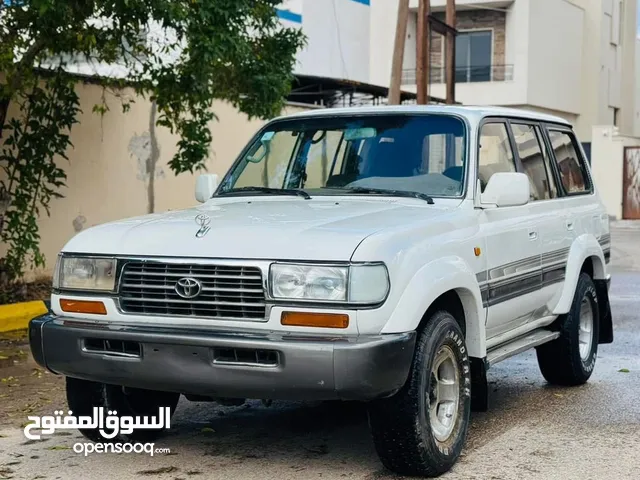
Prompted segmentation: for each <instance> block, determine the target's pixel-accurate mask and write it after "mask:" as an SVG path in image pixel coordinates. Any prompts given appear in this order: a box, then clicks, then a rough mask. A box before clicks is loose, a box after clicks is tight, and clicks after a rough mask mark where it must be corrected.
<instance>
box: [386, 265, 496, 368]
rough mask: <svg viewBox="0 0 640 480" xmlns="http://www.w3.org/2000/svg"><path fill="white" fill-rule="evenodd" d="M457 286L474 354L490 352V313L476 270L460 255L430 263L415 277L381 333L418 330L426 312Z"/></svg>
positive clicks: (478, 355)
mask: <svg viewBox="0 0 640 480" xmlns="http://www.w3.org/2000/svg"><path fill="white" fill-rule="evenodd" d="M451 290H455V291H456V293H457V294H458V296H459V297H460V300H461V302H462V306H463V308H464V315H465V327H466V344H467V350H468V352H469V356H470V357H477V358H484V357H485V356H486V344H487V341H486V332H485V320H486V314H485V309H484V307H483V304H482V295H481V293H480V287H479V285H478V281H477V279H476V274H475V273H474V272H473V270H471V268H470V267H469V265H468V264H467V263H466V262H465V261H464V260H463V259H462V258H460V257H456V256H448V257H442V258H439V259H437V260H434V261H432V262H430V263H427V264H426V265H424V266H423V267H422V268H420V269H419V270H418V271H417V272H416V274H415V275H414V276H413V277H412V278H411V280H410V281H409V283H408V284H407V286H406V288H405V289H404V292H403V294H402V296H401V297H400V300H399V301H398V303H397V305H396V307H395V309H394V310H393V313H392V314H391V316H390V317H389V320H388V321H387V323H386V324H385V326H384V328H383V329H382V332H381V333H383V334H384V333H401V332H408V331H413V330H416V329H417V328H418V326H419V324H420V321H421V320H422V318H423V316H424V314H425V312H426V311H427V310H428V309H429V307H430V306H431V305H432V304H433V302H434V301H435V300H436V299H437V298H438V297H440V296H441V295H443V294H444V293H446V292H449V291H451Z"/></svg>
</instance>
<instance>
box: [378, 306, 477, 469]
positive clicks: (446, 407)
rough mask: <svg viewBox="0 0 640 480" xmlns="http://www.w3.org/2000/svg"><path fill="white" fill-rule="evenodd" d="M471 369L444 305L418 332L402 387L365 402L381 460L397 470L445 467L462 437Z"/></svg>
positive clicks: (458, 332)
mask: <svg viewBox="0 0 640 480" xmlns="http://www.w3.org/2000/svg"><path fill="white" fill-rule="evenodd" d="M470 372H471V369H470V366H469V356H468V353H467V350H466V346H465V343H464V336H463V334H462V331H461V329H460V326H459V324H458V322H457V321H456V319H455V318H454V317H453V316H452V315H451V314H450V313H448V312H446V311H439V312H436V313H434V314H433V315H432V316H431V318H429V319H428V322H427V324H426V325H425V327H424V328H423V329H422V331H420V332H419V334H418V339H417V341H416V350H415V354H414V359H413V364H412V367H411V371H410V372H409V378H408V379H407V382H406V383H405V385H404V387H403V388H402V389H401V390H400V391H399V392H398V393H396V394H395V395H394V396H392V397H390V398H386V399H381V400H376V401H374V402H372V403H371V404H370V405H369V409H368V411H369V425H370V427H371V432H372V435H373V441H374V444H375V448H376V451H377V453H378V456H379V457H380V460H381V461H382V463H383V465H384V466H385V467H387V468H388V469H389V470H391V471H394V472H396V473H399V474H402V475H410V476H427V477H435V476H438V475H441V474H443V473H445V472H447V471H449V470H450V469H451V467H453V465H454V464H455V463H456V461H457V460H458V457H459V456H460V453H461V451H462V448H463V446H464V442H465V439H466V434H467V428H468V425H469V415H470V411H471V373H470Z"/></svg>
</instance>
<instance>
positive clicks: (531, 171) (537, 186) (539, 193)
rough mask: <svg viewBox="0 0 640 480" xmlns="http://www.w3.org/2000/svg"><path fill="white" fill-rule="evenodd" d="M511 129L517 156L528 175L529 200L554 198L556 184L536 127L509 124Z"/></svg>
mask: <svg viewBox="0 0 640 480" xmlns="http://www.w3.org/2000/svg"><path fill="white" fill-rule="evenodd" d="M511 131H512V132H513V138H514V140H515V142H516V148H517V149H518V157H520V162H521V163H522V168H523V169H524V173H526V175H527V176H528V177H529V184H530V185H531V200H534V201H535V200H548V199H551V198H555V197H556V196H557V195H556V185H555V183H554V181H553V176H552V174H551V170H550V168H549V167H550V165H549V159H548V157H547V155H546V154H545V153H546V152H545V149H544V148H543V147H542V145H543V143H542V142H541V138H540V136H539V132H538V128H537V127H535V126H534V125H524V124H518V123H512V124H511Z"/></svg>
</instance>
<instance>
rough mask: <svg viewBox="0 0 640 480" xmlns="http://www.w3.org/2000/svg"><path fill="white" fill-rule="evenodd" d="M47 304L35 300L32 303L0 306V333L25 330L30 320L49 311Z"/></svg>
mask: <svg viewBox="0 0 640 480" xmlns="http://www.w3.org/2000/svg"><path fill="white" fill-rule="evenodd" d="M47 304H48V302H43V301H41V300H36V301H34V302H23V303H11V304H9V305H0V332H11V331H13V330H23V329H26V328H27V327H28V326H29V321H30V320H31V319H32V318H35V317H37V316H38V315H43V314H45V313H47V312H48V311H49V305H47Z"/></svg>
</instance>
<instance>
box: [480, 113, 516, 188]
mask: <svg viewBox="0 0 640 480" xmlns="http://www.w3.org/2000/svg"><path fill="white" fill-rule="evenodd" d="M515 171H516V165H515V162H514V155H513V150H512V149H511V142H510V141H509V133H508V130H507V125H506V124H505V123H485V124H484V125H483V126H482V130H481V131H480V153H479V156H478V178H479V179H480V185H481V187H482V190H481V191H482V192H484V189H485V188H486V186H487V184H488V183H489V179H490V178H491V176H492V175H493V174H494V173H498V172H515Z"/></svg>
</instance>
